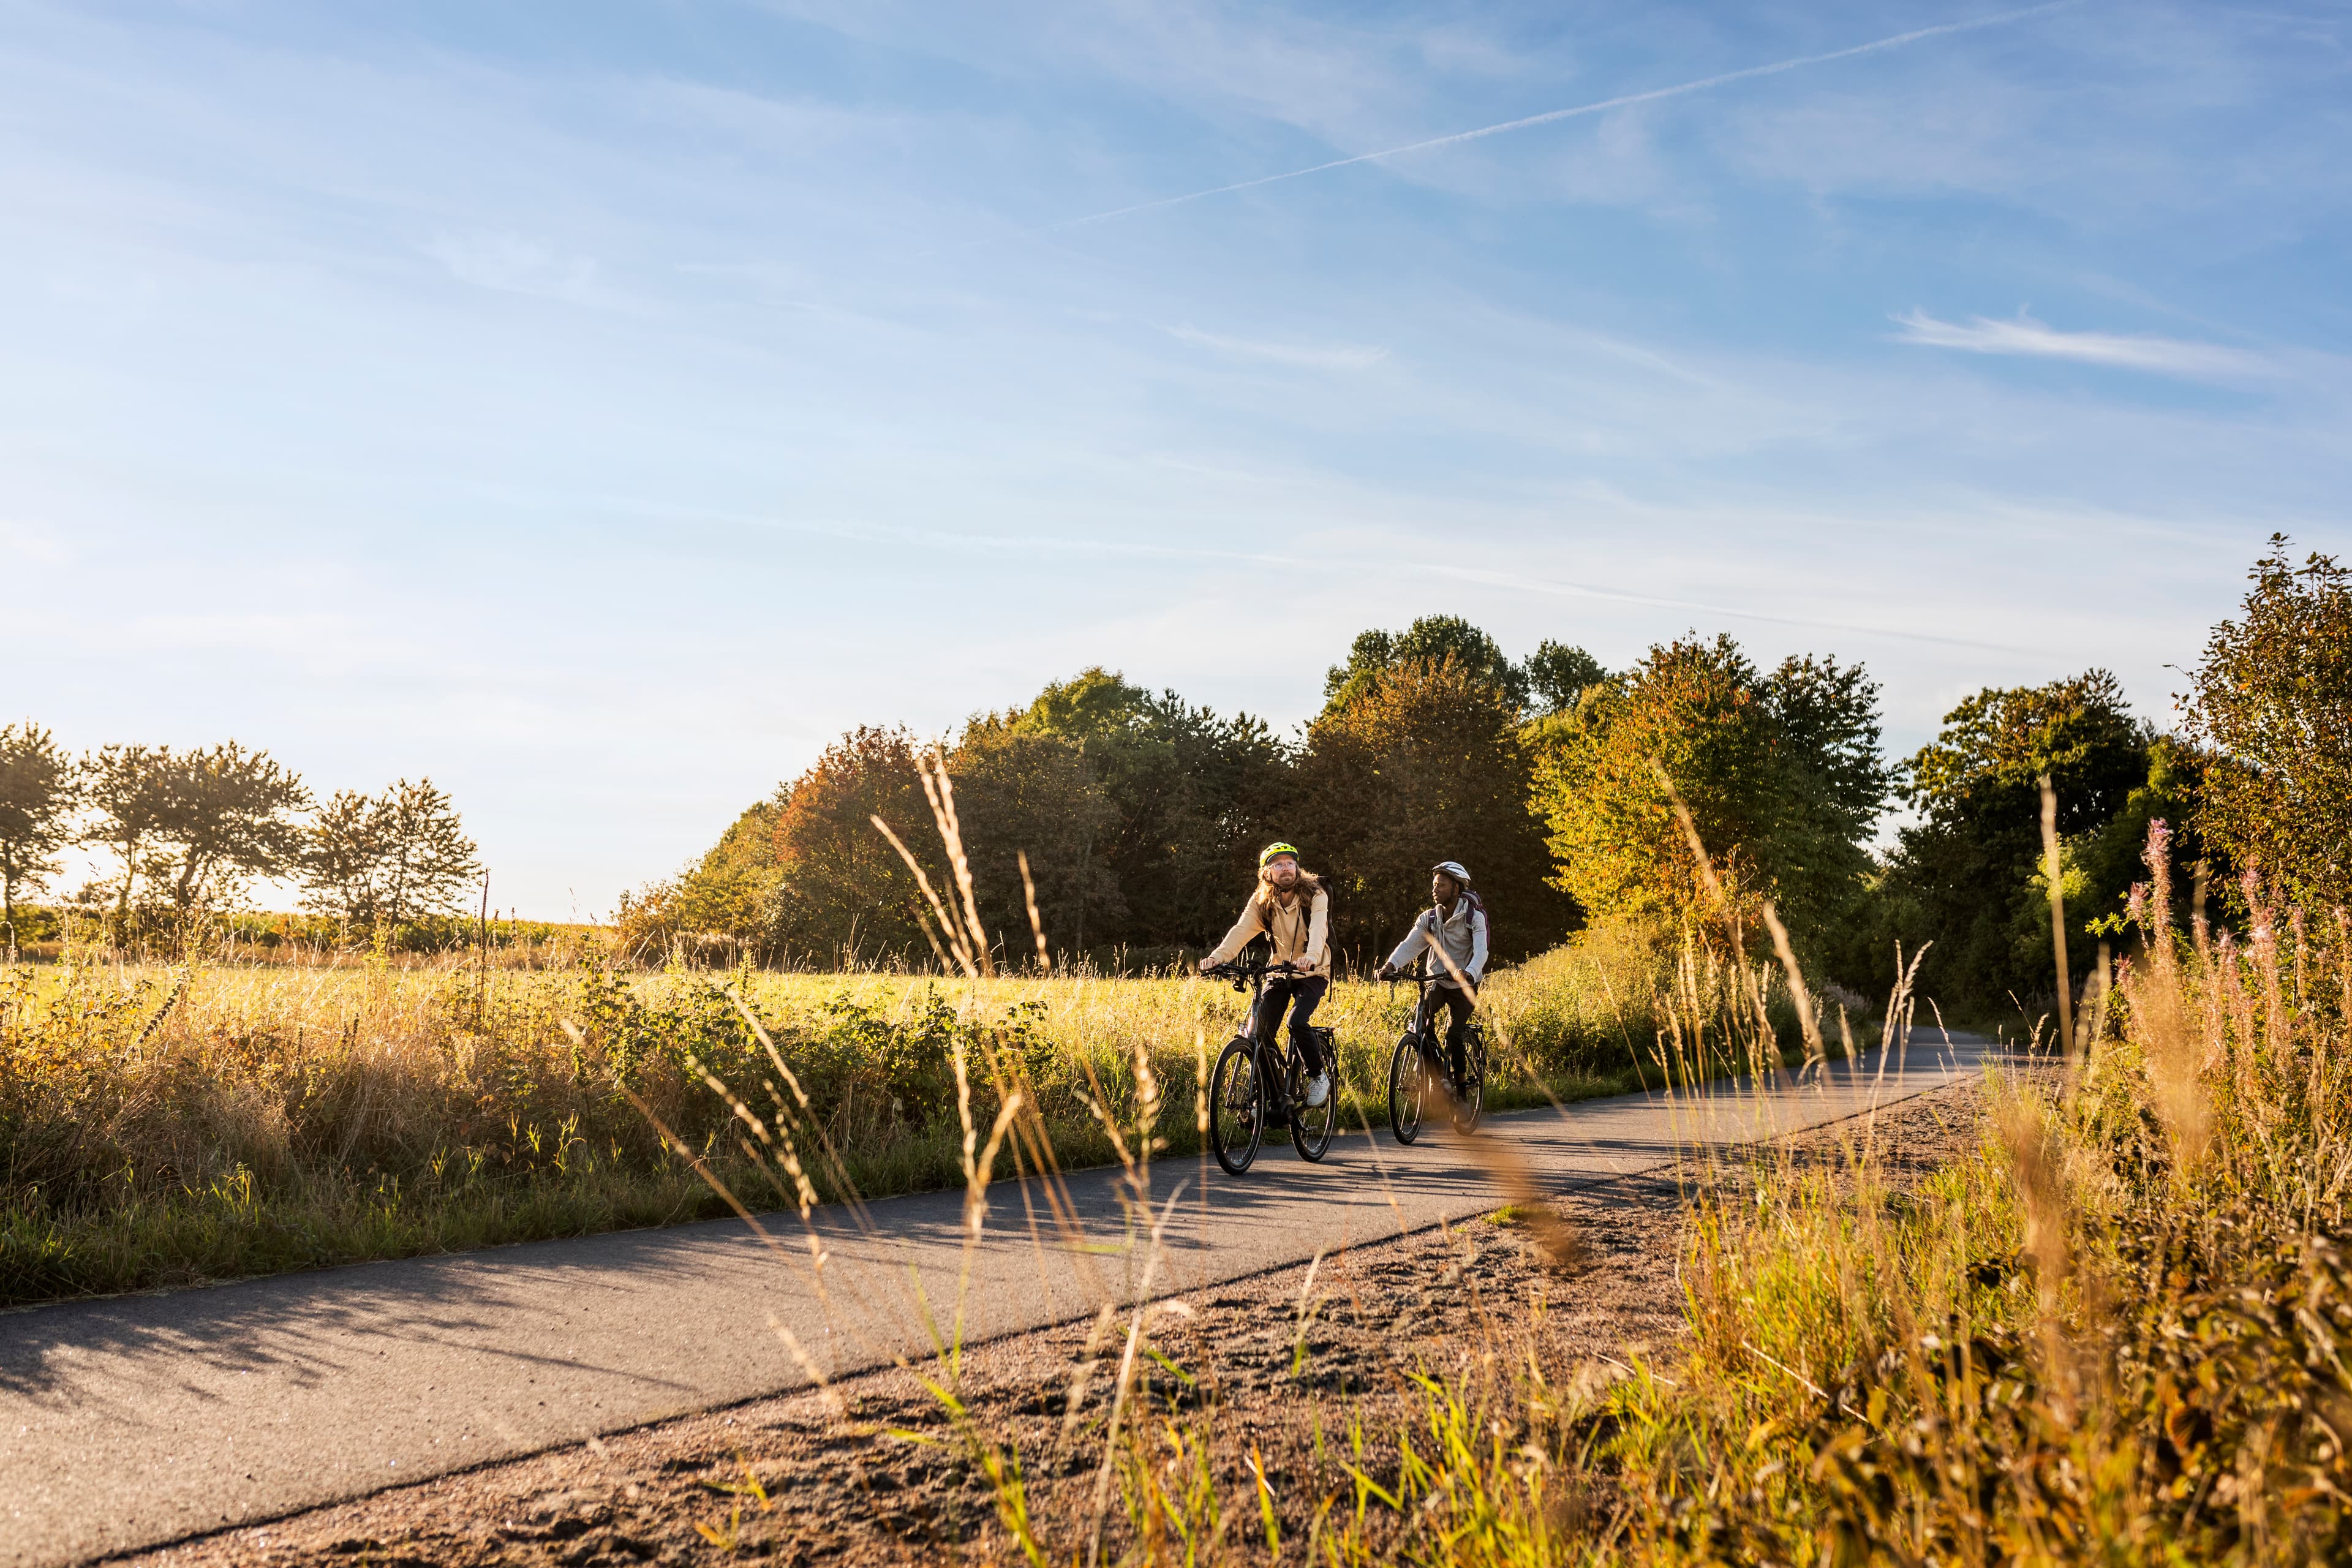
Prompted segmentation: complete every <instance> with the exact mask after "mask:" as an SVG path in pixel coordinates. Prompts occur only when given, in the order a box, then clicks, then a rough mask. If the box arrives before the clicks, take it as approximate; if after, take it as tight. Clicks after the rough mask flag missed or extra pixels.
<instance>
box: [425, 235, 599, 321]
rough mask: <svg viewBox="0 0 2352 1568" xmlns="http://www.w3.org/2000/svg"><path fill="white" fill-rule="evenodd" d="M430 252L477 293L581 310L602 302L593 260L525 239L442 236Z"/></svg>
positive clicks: (516, 237)
mask: <svg viewBox="0 0 2352 1568" xmlns="http://www.w3.org/2000/svg"><path fill="white" fill-rule="evenodd" d="M425 254H426V255H428V256H430V257H432V258H433V259H435V260H436V261H438V262H439V263H441V265H442V266H444V267H446V268H448V269H449V275H450V276H451V277H452V278H455V279H457V281H459V282H460V283H470V284H472V285H473V286H474V287H476V288H477V289H498V290H499V291H500V292H502V293H509V294H538V295H541V296H543V297H545V298H547V299H551V300H570V301H571V302H572V303H573V304H575V305H585V304H589V303H592V302H593V301H594V300H595V299H596V298H597V289H596V263H595V260H594V258H592V257H585V256H563V255H560V254H558V253H557V252H555V251H552V250H550V249H548V248H547V247H545V246H542V245H539V244H537V243H535V242H533V241H531V240H528V239H525V238H523V237H521V236H520V235H517V234H471V235H450V234H444V235H437V236H436V237H434V240H433V243H432V244H430V245H428V246H426V247H425Z"/></svg>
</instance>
